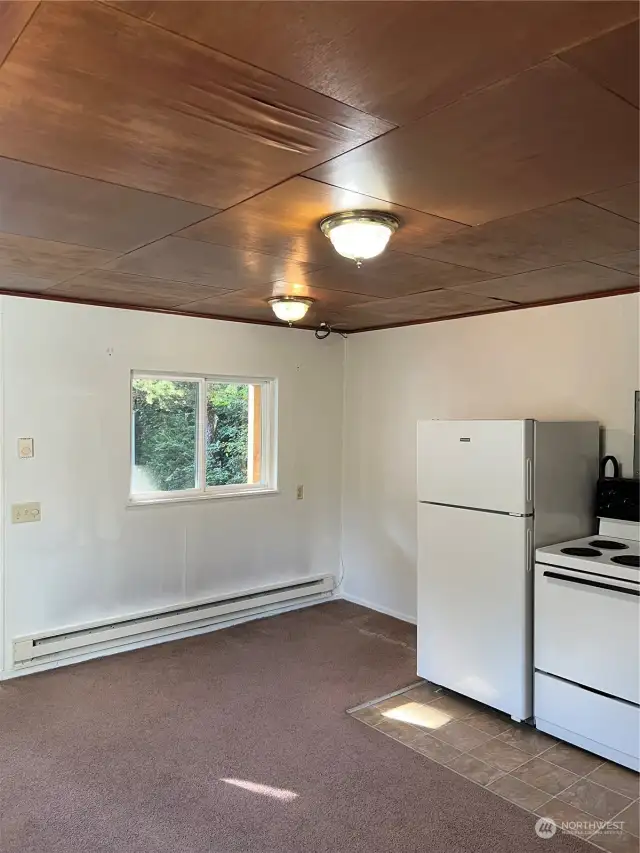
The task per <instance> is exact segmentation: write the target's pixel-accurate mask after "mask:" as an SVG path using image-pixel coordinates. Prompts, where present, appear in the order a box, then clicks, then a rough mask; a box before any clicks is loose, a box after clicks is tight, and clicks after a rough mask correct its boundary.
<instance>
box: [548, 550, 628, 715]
mask: <svg viewBox="0 0 640 853" xmlns="http://www.w3.org/2000/svg"><path fill="white" fill-rule="evenodd" d="M639 592H640V590H639V588H638V584H633V583H632V582H630V581H620V580H614V579H611V578H607V577H602V576H598V575H593V574H589V573H587V572H579V571H574V570H573V569H565V568H558V567H556V566H549V565H544V564H542V563H536V567H535V593H534V600H535V611H534V614H535V615H534V665H535V668H536V670H542V671H543V672H547V673H550V674H552V675H557V676H559V677H560V678H565V679H567V680H568V681H573V682H575V683H577V684H582V685H584V686H586V687H591V688H593V689H594V690H599V691H602V692H603V693H607V694H609V695H611V696H616V697H620V698H622V699H626V700H627V701H629V702H634V703H636V704H638V703H639V702H640V698H639V693H640V689H639V682H640V653H639V649H638V646H639V643H638V638H639V636H640V596H639V594H638V593H639Z"/></svg>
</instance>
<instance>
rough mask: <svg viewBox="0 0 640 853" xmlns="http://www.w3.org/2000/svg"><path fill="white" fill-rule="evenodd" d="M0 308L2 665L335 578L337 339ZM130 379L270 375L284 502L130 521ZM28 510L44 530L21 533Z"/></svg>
mask: <svg viewBox="0 0 640 853" xmlns="http://www.w3.org/2000/svg"><path fill="white" fill-rule="evenodd" d="M0 311H1V314H2V317H1V320H2V333H1V339H2V340H1V344H2V385H3V405H2V410H3V411H2V430H3V436H2V437H3V448H4V454H3V455H4V459H3V467H2V479H3V492H4V513H3V517H4V523H3V528H2V529H3V540H4V541H3V546H4V547H3V556H4V560H3V563H4V591H5V602H4V615H5V619H4V621H5V631H4V636H5V666H8V660H9V657H10V655H9V652H10V641H11V640H12V639H13V638H14V637H16V636H19V635H24V634H30V633H37V632H41V631H48V630H50V629H56V628H60V627H63V626H67V625H73V624H81V623H85V622H91V621H93V620H98V619H104V618H111V617H120V616H123V615H128V614H133V613H136V612H138V611H143V610H148V609H151V608H156V607H164V606H171V605H174V604H177V603H183V602H188V601H190V600H194V599H202V598H206V597H208V596H214V595H216V594H223V593H228V592H234V591H239V590H242V589H246V588H251V587H255V586H262V585H267V584H270V583H276V582H278V581H281V580H285V579H287V580H288V579H296V578H304V577H308V576H311V575H316V574H321V573H325V572H331V573H335V574H338V572H339V538H340V532H339V531H340V472H341V457H340V452H341V429H342V396H343V379H342V364H343V353H344V345H343V341H342V339H341V338H339V337H338V336H335V337H332V338H331V339H329V340H326V341H322V342H321V341H317V340H316V339H315V338H314V336H313V334H312V333H311V332H306V331H303V330H295V329H288V328H270V327H265V326H255V325H246V324H241V323H230V322H228V323H227V322H218V321H211V320H205V319H202V320H200V319H192V318H182V317H175V316H169V315H161V314H153V313H143V312H136V311H125V310H116V309H110V308H96V307H90V306H80V305H71V304H63V303H56V302H46V301H39V300H32V299H20V298H11V297H4V298H2V300H1V302H0ZM132 369H139V370H158V371H170V372H189V373H211V374H228V375H250V376H265V377H276V378H277V380H278V397H279V425H278V427H279V436H278V454H279V486H280V490H281V494H279V495H276V496H268V497H251V498H249V497H247V498H237V499H229V500H211V501H202V502H200V503H197V504H196V503H185V504H170V505H164V506H148V507H135V508H127V498H128V492H129V437H130V433H129V430H130V427H129V424H130V413H129V394H130V391H129V382H130V371H131V370H132ZM20 436H32V437H33V438H34V440H35V457H34V458H33V459H27V460H24V459H22V460H21V459H19V458H18V455H17V439H18V437H20ZM298 483H302V484H304V487H305V492H304V494H305V497H304V500H303V501H296V500H295V487H296V484H298ZM26 501H40V502H41V504H42V521H41V522H39V523H35V524H23V525H14V524H11V523H10V506H11V504H13V503H18V502H26Z"/></svg>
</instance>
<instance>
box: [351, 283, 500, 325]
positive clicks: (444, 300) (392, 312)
mask: <svg viewBox="0 0 640 853" xmlns="http://www.w3.org/2000/svg"><path fill="white" fill-rule="evenodd" d="M511 304H512V303H511V302H507V301H504V300H500V299H491V298H489V297H487V296H483V295H477V294H470V293H462V292H458V291H455V290H435V291H432V292H430V293H418V294H414V295H413V296H405V297H402V298H399V299H387V300H384V301H383V302H367V303H364V304H362V305H354V306H351V307H349V308H345V309H344V310H342V311H339V312H336V313H335V316H334V322H335V324H336V326H338V325H339V326H340V328H344V329H347V330H354V329H365V328H367V327H369V326H384V325H387V324H394V323H404V322H409V321H411V320H431V319H436V318H439V317H450V316H452V315H458V314H474V313H476V312H478V311H494V310H496V309H498V308H507V307H509V306H510V305H511Z"/></svg>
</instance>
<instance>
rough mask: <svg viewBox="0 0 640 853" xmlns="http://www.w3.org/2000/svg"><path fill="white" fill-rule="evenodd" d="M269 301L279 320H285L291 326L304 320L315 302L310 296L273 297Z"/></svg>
mask: <svg viewBox="0 0 640 853" xmlns="http://www.w3.org/2000/svg"><path fill="white" fill-rule="evenodd" d="M267 301H268V303H269V305H270V306H271V309H272V310H273V313H274V314H275V315H276V317H277V318H278V320H284V322H285V323H288V324H289V325H290V326H291V324H292V323H297V322H298V320H302V318H303V317H304V316H305V314H306V313H307V311H308V310H309V308H310V307H311V306H312V305H313V303H314V301H315V300H313V299H310V298H309V297H308V296H273V297H271V299H268V300H267Z"/></svg>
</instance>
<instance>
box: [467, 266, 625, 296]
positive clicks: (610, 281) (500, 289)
mask: <svg viewBox="0 0 640 853" xmlns="http://www.w3.org/2000/svg"><path fill="white" fill-rule="evenodd" d="M634 285H636V286H637V282H636V280H635V279H634V277H633V276H630V275H626V274H625V273H623V272H619V271H618V270H613V269H607V268H606V267H603V266H597V265H596V264H590V263H589V262H588V261H580V262H579V263H575V264H565V265H563V266H557V267H550V268H549V269H546V270H534V271H532V272H525V273H521V274H520V275H513V276H508V277H505V278H498V279H493V280H492V281H485V282H482V283H480V284H470V285H462V286H461V287H456V288H455V289H456V290H464V292H465V293H473V294H475V295H479V296H491V297H493V298H496V299H505V300H507V301H509V302H520V303H526V302H544V301H546V300H550V299H565V298H566V297H569V296H579V295H581V294H585V293H604V292H605V291H608V290H621V289H624V288H632V287H634Z"/></svg>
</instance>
